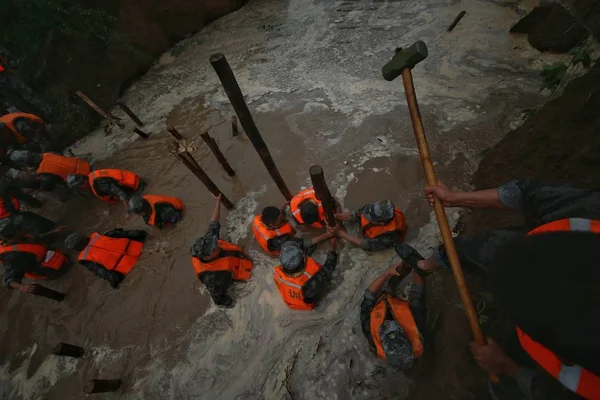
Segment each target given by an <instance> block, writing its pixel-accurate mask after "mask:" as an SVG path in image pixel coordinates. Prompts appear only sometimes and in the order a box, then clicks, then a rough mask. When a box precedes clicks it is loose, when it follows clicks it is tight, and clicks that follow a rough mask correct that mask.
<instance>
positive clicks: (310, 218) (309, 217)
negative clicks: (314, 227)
mask: <svg viewBox="0 0 600 400" xmlns="http://www.w3.org/2000/svg"><path fill="white" fill-rule="evenodd" d="M300 216H301V217H302V221H304V223H305V224H306V225H310V224H314V223H315V222H317V221H319V207H318V206H317V205H316V204H315V203H314V202H312V201H306V202H304V203H303V204H302V205H300Z"/></svg>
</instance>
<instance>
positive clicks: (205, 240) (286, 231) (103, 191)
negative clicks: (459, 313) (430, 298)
mask: <svg viewBox="0 0 600 400" xmlns="http://www.w3.org/2000/svg"><path fill="white" fill-rule="evenodd" d="M0 124H2V125H0V129H1V130H2V138H3V139H4V143H5V149H4V151H3V152H2V153H1V154H0V162H2V166H3V167H5V174H6V175H5V176H4V177H3V178H2V179H3V182H4V184H3V186H4V187H2V188H0V197H1V204H0V237H1V238H2V240H3V245H2V246H1V247H0V261H1V262H2V264H3V266H4V268H5V271H6V272H5V283H6V285H7V286H8V287H9V288H12V289H16V290H20V291H22V292H24V293H28V292H32V291H33V289H34V288H35V283H33V284H24V283H23V280H24V278H28V279H31V280H34V281H36V280H42V279H57V278H59V277H61V276H63V275H64V274H65V273H66V271H68V270H69V268H70V266H71V262H70V259H69V257H68V256H67V255H66V254H65V253H64V252H62V251H60V250H59V249H60V248H64V249H68V250H71V251H75V252H76V254H77V255H76V257H77V262H78V263H79V264H81V265H83V266H85V267H86V268H87V269H88V270H89V271H90V272H92V273H93V274H94V275H96V276H98V277H100V278H103V279H105V280H107V281H108V282H109V284H110V285H111V286H112V287H113V288H118V286H119V284H120V283H121V282H122V281H123V280H124V279H125V278H126V276H127V275H128V274H129V273H130V272H131V271H132V270H133V268H134V267H135V265H136V263H137V262H138V260H139V258H140V256H141V254H142V251H143V247H144V241H145V239H146V232H145V231H143V230H124V229H114V230H112V231H110V232H106V233H100V232H93V233H92V234H91V235H83V234H81V233H79V232H70V233H69V234H68V235H66V237H65V238H64V240H60V243H62V246H61V245H60V244H58V245H57V244H56V241H57V237H59V236H62V237H64V236H65V235H64V234H62V235H61V234H60V233H61V232H64V231H65V228H64V227H58V226H57V224H56V223H54V222H53V221H50V220H48V219H46V218H44V217H42V216H41V215H38V214H36V213H33V212H31V211H25V210H22V209H21V202H24V203H26V204H28V205H30V206H33V207H39V206H40V205H41V202H40V201H39V200H37V199H36V198H35V197H33V196H31V194H29V192H31V191H37V192H54V193H55V194H56V195H57V196H58V198H59V200H61V201H66V200H67V199H68V198H69V197H70V196H71V195H73V194H80V195H84V196H89V195H93V196H95V197H96V198H98V199H100V200H102V201H104V202H106V203H108V204H119V203H122V204H125V205H126V206H127V208H128V212H129V213H135V214H139V215H141V216H142V217H143V218H144V221H145V222H146V224H147V225H149V226H156V227H158V228H164V227H167V226H173V225H175V224H176V223H177V222H179V221H180V220H181V219H182V217H183V210H184V203H183V201H182V200H181V199H178V198H176V197H168V196H162V195H147V194H142V193H143V191H144V189H145V187H146V182H145V181H144V180H143V179H142V178H141V177H140V176H138V175H137V174H136V173H134V172H131V171H125V170H120V169H97V170H95V169H93V167H92V166H91V165H90V164H89V163H88V162H87V161H85V160H83V159H80V158H77V157H73V156H66V155H64V154H61V153H57V152H52V151H45V148H47V147H48V143H47V141H46V135H44V129H45V125H44V123H43V121H41V119H39V118H38V117H36V116H34V115H31V114H25V113H13V114H8V115H5V116H3V117H0ZM7 168H10V169H9V170H6V169H7ZM337 208H338V209H337V210H336V214H335V218H336V219H337V220H338V221H339V222H340V224H338V225H337V226H335V227H329V226H327V224H326V221H325V212H324V210H323V205H322V203H321V202H320V201H319V200H318V199H317V197H316V195H315V191H314V190H313V189H312V188H309V189H305V190H302V191H301V192H299V193H298V194H297V195H296V196H294V197H293V198H292V200H291V201H290V202H289V203H288V202H286V203H285V204H284V205H283V206H282V207H275V206H268V207H265V208H264V209H263V210H262V212H261V214H260V215H257V216H256V217H255V218H254V219H253V221H252V231H253V234H254V237H255V239H256V241H257V242H258V244H259V245H260V247H261V248H262V249H263V250H264V251H265V252H266V253H267V254H269V255H271V256H273V257H278V258H279V265H276V266H275V265H274V269H273V279H274V282H275V285H276V287H277V288H278V290H279V293H280V294H281V297H282V300H283V302H284V303H285V304H286V305H287V306H288V307H289V308H290V309H292V310H312V309H314V308H315V307H316V306H317V304H318V302H319V300H320V299H322V298H323V296H325V294H326V290H327V286H328V283H329V282H330V280H331V277H332V274H333V272H334V270H335V267H336V263H337V258H338V257H337V251H336V242H337V239H338V238H341V239H343V240H345V241H347V242H348V243H351V244H353V245H356V246H359V247H361V248H363V249H365V250H369V251H372V250H383V249H387V248H391V247H394V246H396V250H397V251H398V252H399V254H400V255H401V256H404V257H405V258H406V259H407V260H408V259H411V260H413V261H415V260H416V259H414V257H412V258H411V257H410V256H414V254H416V252H414V250H412V249H411V248H410V247H408V246H405V245H402V244H401V243H402V241H403V239H404V235H405V234H406V227H407V226H406V220H405V217H404V215H403V213H402V212H401V211H400V210H399V209H398V208H396V207H395V206H394V204H393V203H392V202H390V201H376V202H374V203H373V204H368V205H365V206H364V207H362V208H361V209H360V210H358V211H356V212H355V213H349V212H341V210H339V206H338V207H337ZM288 209H289V211H288ZM220 215H221V197H218V198H217V199H216V205H215V209H214V212H213V215H212V218H211V221H210V223H209V226H208V231H207V232H206V234H205V235H204V236H202V237H200V238H199V239H198V240H196V241H195V243H193V245H192V246H191V249H190V252H191V265H192V267H193V269H194V273H195V275H196V276H197V277H198V278H199V280H200V281H201V282H202V283H203V284H204V285H205V287H206V288H207V290H208V291H209V293H210V295H211V297H212V299H213V300H214V302H215V304H217V305H219V306H222V307H230V306H232V304H233V299H232V298H231V297H230V295H229V294H228V290H229V288H230V286H231V285H232V283H233V282H234V281H245V280H248V279H250V278H251V275H252V268H253V262H252V260H251V259H250V258H249V257H248V256H247V254H246V253H245V252H244V250H243V249H242V248H240V247H239V246H237V245H236V244H234V243H229V242H226V241H224V240H222V239H221V238H220V236H221V232H220V231H221V224H220ZM348 221H356V222H358V223H359V224H360V226H361V232H362V237H357V236H353V235H351V234H350V233H348V232H347V231H346V230H345V229H343V228H341V223H342V222H348ZM298 231H300V232H301V233H303V234H304V235H303V236H302V237H299V236H298V235H297V232H298ZM326 240H329V241H330V250H329V251H328V252H327V256H326V259H325V260H324V262H322V263H320V262H318V261H317V260H315V259H314V258H313V257H312V255H313V253H314V251H315V249H316V245H317V244H318V243H320V242H323V241H326ZM274 264H275V263H274ZM412 266H413V267H414V268H416V264H415V262H413V265H412ZM398 267H399V265H393V266H392V267H390V268H389V269H388V270H386V271H385V273H384V274H382V275H381V276H380V277H378V278H377V279H376V280H375V281H374V282H373V284H372V285H370V286H369V288H368V290H367V291H366V293H365V299H364V301H363V304H362V306H361V321H362V326H363V330H364V332H365V334H366V335H367V336H368V337H369V340H370V342H371V344H372V345H373V348H374V349H375V350H376V352H377V354H378V355H379V356H380V357H381V358H383V359H387V360H388V362H390V363H391V364H393V365H395V366H397V367H401V368H406V367H408V366H409V365H410V364H411V363H412V360H413V359H414V358H416V357H419V356H420V354H421V353H422V344H421V335H420V334H419V326H420V325H422V323H424V320H425V319H426V312H427V309H426V306H425V301H424V299H425V292H424V279H423V277H422V276H421V275H419V274H415V278H414V284H413V287H412V289H411V294H412V296H413V301H411V302H408V301H406V300H403V299H399V298H393V297H390V296H389V295H385V294H383V293H382V288H383V286H384V284H385V282H386V281H387V280H388V278H390V277H392V276H394V275H398Z"/></svg>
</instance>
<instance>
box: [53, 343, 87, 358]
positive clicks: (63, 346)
mask: <svg viewBox="0 0 600 400" xmlns="http://www.w3.org/2000/svg"><path fill="white" fill-rule="evenodd" d="M83 353H84V351H83V347H79V346H75V345H72V344H68V343H62V342H61V343H59V344H57V345H56V346H55V347H54V349H53V350H52V354H54V355H57V356H67V357H73V358H80V357H81V356H83Z"/></svg>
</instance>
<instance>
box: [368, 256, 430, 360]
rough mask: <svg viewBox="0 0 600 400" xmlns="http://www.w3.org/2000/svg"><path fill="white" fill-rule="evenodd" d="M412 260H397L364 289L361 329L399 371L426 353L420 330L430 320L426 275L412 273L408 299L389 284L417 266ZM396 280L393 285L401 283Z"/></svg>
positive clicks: (376, 350) (377, 349)
mask: <svg viewBox="0 0 600 400" xmlns="http://www.w3.org/2000/svg"><path fill="white" fill-rule="evenodd" d="M412 261H413V260H411V263H410V264H409V263H408V261H407V262H405V261H402V262H400V263H394V264H392V265H391V266H390V267H388V268H387V269H386V270H384V271H383V273H382V274H380V275H379V276H378V277H377V278H376V279H375V280H374V281H373V282H371V284H370V285H369V287H368V288H367V289H366V290H365V293H364V296H363V301H362V303H361V305H360V321H361V329H362V331H363V333H364V334H365V336H366V337H367V338H368V342H369V345H370V347H371V348H372V350H373V351H374V352H375V353H376V354H377V356H378V357H379V358H381V359H383V360H385V361H386V362H387V363H388V364H390V365H391V366H392V367H394V368H396V369H398V370H406V369H409V368H411V367H412V366H413V365H414V363H415V361H417V360H418V359H419V358H420V357H421V356H422V354H423V346H424V342H423V336H422V334H421V333H422V331H423V329H424V328H425V323H426V320H427V305H426V298H425V280H424V277H423V276H421V275H420V274H419V273H413V278H412V279H413V282H412V284H411V287H410V295H409V297H408V298H407V299H403V298H401V297H400V296H397V295H393V294H391V292H392V288H391V287H390V285H389V280H390V279H391V278H393V277H396V279H403V278H404V277H406V276H407V275H408V274H409V272H410V270H411V269H414V268H415V267H414V266H413V265H412ZM398 277H400V278H398ZM397 283H398V285H394V286H396V287H397V286H399V284H400V282H397ZM386 285H387V286H388V289H387V290H384V287H385V286H386Z"/></svg>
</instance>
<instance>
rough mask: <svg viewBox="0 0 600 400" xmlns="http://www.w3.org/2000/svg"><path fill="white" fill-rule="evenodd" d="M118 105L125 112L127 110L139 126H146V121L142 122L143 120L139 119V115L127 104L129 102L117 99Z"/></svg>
mask: <svg viewBox="0 0 600 400" xmlns="http://www.w3.org/2000/svg"><path fill="white" fill-rule="evenodd" d="M117 106H119V108H120V109H121V110H123V112H125V114H127V115H128V116H129V118H131V120H132V121H133V122H135V123H136V124H138V125H139V126H144V123H143V122H142V120H141V119H139V118H138V116H137V115H135V113H134V112H133V111H131V108H129V107H128V106H127V104H125V103H123V102H122V101H117Z"/></svg>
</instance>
